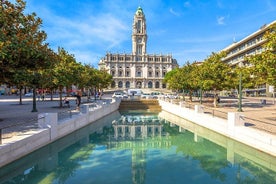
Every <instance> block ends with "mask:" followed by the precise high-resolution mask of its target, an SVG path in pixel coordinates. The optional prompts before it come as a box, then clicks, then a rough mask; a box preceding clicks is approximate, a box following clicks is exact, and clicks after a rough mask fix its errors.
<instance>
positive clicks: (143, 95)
mask: <svg viewBox="0 0 276 184" xmlns="http://www.w3.org/2000/svg"><path fill="white" fill-rule="evenodd" d="M141 98H144V99H151V98H152V95H151V94H150V93H143V94H142V95H141Z"/></svg>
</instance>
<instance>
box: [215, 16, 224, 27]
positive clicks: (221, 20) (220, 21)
mask: <svg viewBox="0 0 276 184" xmlns="http://www.w3.org/2000/svg"><path fill="white" fill-rule="evenodd" d="M224 20H225V17H223V16H220V17H217V23H218V24H219V25H224V24H225V23H224Z"/></svg>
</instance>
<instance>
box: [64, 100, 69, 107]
mask: <svg viewBox="0 0 276 184" xmlns="http://www.w3.org/2000/svg"><path fill="white" fill-rule="evenodd" d="M64 105H67V107H68V108H70V101H69V100H68V98H67V97H65V98H64Z"/></svg>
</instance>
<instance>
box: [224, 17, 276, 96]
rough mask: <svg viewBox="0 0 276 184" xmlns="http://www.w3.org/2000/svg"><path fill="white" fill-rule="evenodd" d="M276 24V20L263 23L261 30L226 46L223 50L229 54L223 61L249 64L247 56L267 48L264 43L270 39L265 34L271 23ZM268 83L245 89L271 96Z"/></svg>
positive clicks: (256, 93)
mask: <svg viewBox="0 0 276 184" xmlns="http://www.w3.org/2000/svg"><path fill="white" fill-rule="evenodd" d="M273 24H276V20H274V21H273V22H271V23H270V24H267V25H266V24H265V25H263V26H262V27H261V28H260V29H259V30H257V31H255V32H254V33H252V34H250V35H248V36H247V37H245V38H243V39H242V40H240V41H238V42H234V43H233V44H231V45H229V46H228V47H226V48H224V49H223V50H222V51H226V52H227V56H226V57H225V58H223V59H222V61H223V62H225V63H228V64H229V65H231V66H233V67H235V66H240V67H246V66H249V63H248V62H247V61H246V57H248V56H250V55H256V54H260V53H262V52H263V51H264V50H265V48H264V47H263V46H264V44H265V43H266V42H267V41H268V40H266V39H265V38H264V34H265V33H266V32H267V31H270V27H271V25H273ZM268 89H269V86H268V85H267V84H263V85H260V86H258V88H257V89H245V91H246V92H247V93H248V94H254V95H259V94H265V93H266V95H268V96H271V93H269V91H270V90H268Z"/></svg>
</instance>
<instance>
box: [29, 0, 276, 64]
mask: <svg viewBox="0 0 276 184" xmlns="http://www.w3.org/2000/svg"><path fill="white" fill-rule="evenodd" d="M25 1H26V2H27V8H26V13H29V12H35V13H36V14H37V16H38V17H40V18H41V19H42V20H43V26H42V29H43V30H44V31H46V33H47V35H48V38H47V42H48V43H49V44H50V47H51V48H52V49H54V50H57V47H63V48H64V49H65V50H67V51H68V52H69V53H70V54H73V55H74V56H75V58H76V59H77V61H78V62H81V63H86V64H91V65H92V66H94V67H96V68H97V67H98V62H99V60H100V58H102V57H104V56H105V54H106V53H107V52H111V53H131V34H132V22H133V16H134V13H135V11H136V10H137V7H138V6H139V5H140V6H141V7H142V9H143V11H144V13H145V16H146V21H147V34H148V44H147V53H148V54H172V55H173V57H174V58H175V59H177V61H178V64H179V65H180V66H182V65H183V64H185V63H186V62H187V61H189V62H194V61H202V60H204V59H206V58H207V57H208V56H209V55H211V53H212V52H218V51H220V50H222V49H223V48H225V47H227V46H228V45H230V44H231V43H232V42H233V40H236V41H239V40H241V39H243V38H244V37H246V36H248V35H249V34H251V33H253V32H255V31H257V30H258V29H259V28H260V27H261V26H262V25H264V24H269V23H271V22H272V21H274V20H276V1H275V0H250V1H249V0H58V1H57V0H45V1H38V0H25Z"/></svg>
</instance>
